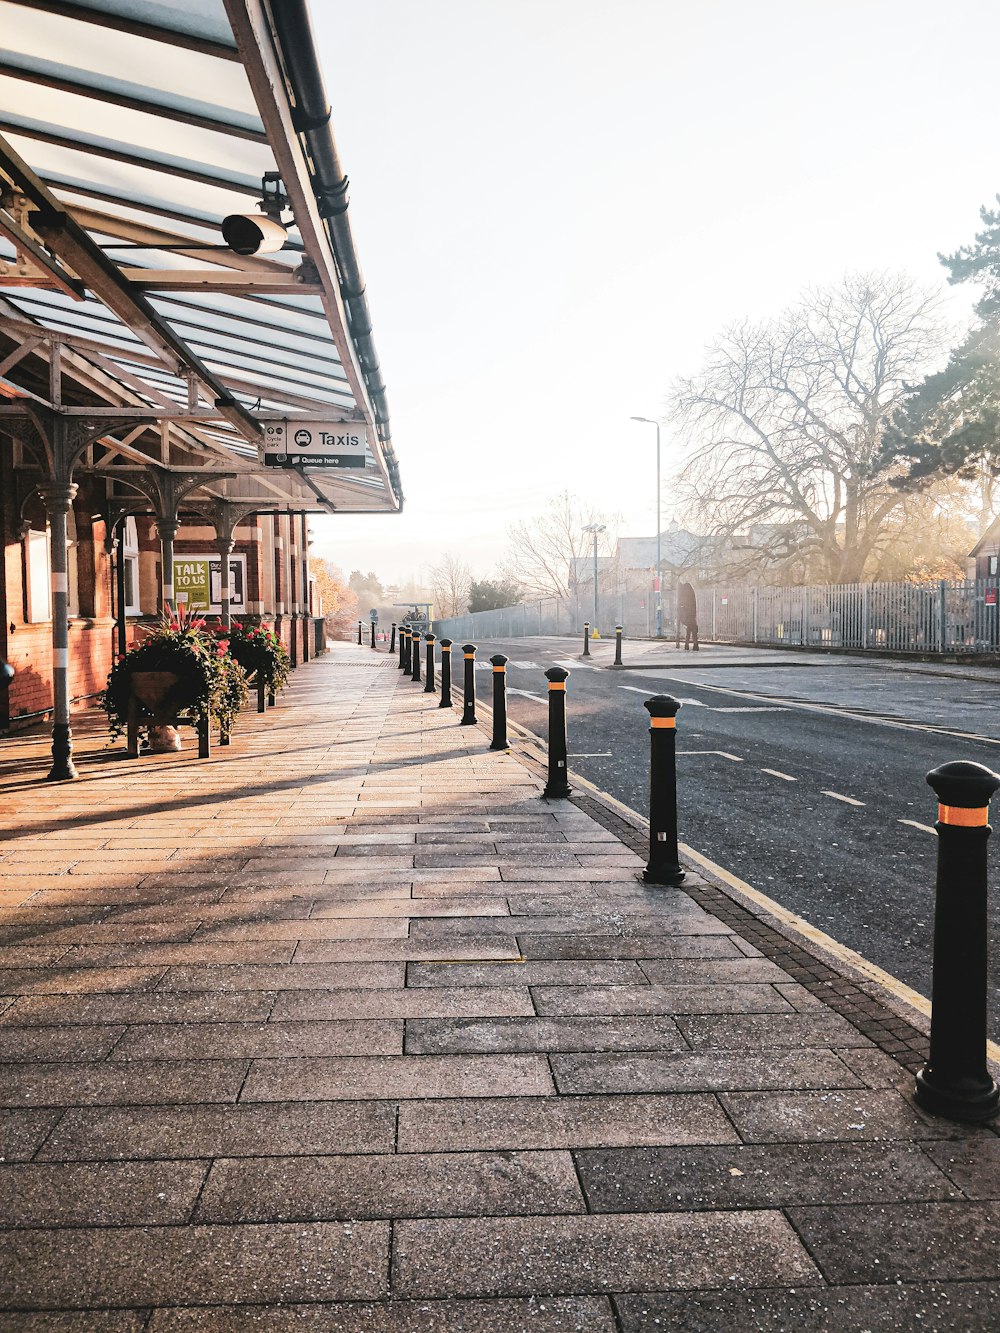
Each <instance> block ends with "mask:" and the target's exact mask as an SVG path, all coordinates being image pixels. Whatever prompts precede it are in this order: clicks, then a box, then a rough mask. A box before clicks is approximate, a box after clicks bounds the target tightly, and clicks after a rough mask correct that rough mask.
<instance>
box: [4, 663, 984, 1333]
mask: <svg viewBox="0 0 1000 1333" xmlns="http://www.w3.org/2000/svg"><path fill="white" fill-rule="evenodd" d="M286 700H287V701H286V702H283V703H282V704H281V705H280V706H279V707H278V708H276V709H275V710H274V711H273V712H269V713H268V714H267V715H266V716H263V717H258V716H256V715H253V714H251V715H248V716H247V717H246V718H245V719H243V720H242V721H241V726H240V728H239V730H238V731H237V733H236V735H235V737H234V741H233V744H232V746H231V747H230V748H229V749H228V750H220V749H217V750H216V751H215V755H214V757H213V759H212V760H211V761H209V762H198V761H197V759H196V758H195V751H194V749H193V746H191V747H189V748H188V749H187V750H186V751H185V752H183V753H181V754H177V755H162V756H156V757H152V758H146V759H141V760H138V761H127V760H124V759H122V758H120V757H119V755H120V753H121V749H122V747H121V745H119V747H118V749H117V751H115V750H109V749H106V748H104V741H103V737H102V734H101V732H100V729H99V726H98V724H97V723H96V722H94V721H92V720H88V722H87V723H86V724H85V725H84V726H82V727H81V728H80V729H79V732H80V736H81V737H82V744H81V751H82V754H81V757H80V758H81V762H80V768H81V772H82V774H83V777H82V779H81V781H79V782H77V783H75V784H64V785H59V786H48V785H46V784H44V783H38V782H37V781H36V780H35V778H36V777H37V776H38V775H40V774H42V773H44V771H45V767H46V765H45V762H44V756H45V743H44V741H43V740H42V739H38V738H34V739H24V738H21V739H17V738H15V739H12V740H9V741H7V742H0V819H2V824H3V829H4V839H5V840H4V842H3V844H2V848H0V903H2V906H0V919H2V921H3V938H2V943H0V969H2V970H0V977H2V987H0V990H2V993H3V994H4V995H5V996H8V997H9V998H6V999H0V1054H2V1059H3V1062H4V1068H3V1077H2V1080H0V1091H2V1105H3V1107H4V1108H6V1109H3V1110H2V1111H0V1155H2V1158H3V1165H2V1166H0V1210H2V1213H3V1217H2V1219H0V1225H2V1226H3V1228H4V1232H3V1235H2V1236H0V1333H14V1331H17V1333H25V1331H26V1330H32V1333H34V1331H35V1330H43V1329H45V1330H48V1329H52V1330H58V1331H59V1333H77V1331H82V1330H87V1333H90V1331H91V1330H109V1331H111V1333H137V1331H138V1330H140V1329H148V1330H152V1331H155V1333H166V1331H167V1330H170V1331H171V1333H179V1331H180V1330H184V1331H185V1333H194V1331H195V1330H212V1333H237V1331H239V1333H243V1331H244V1330H250V1329H266V1330H269V1331H270V1330H273V1331H274V1333H289V1331H291V1330H295V1331H296V1333H297V1331H298V1330H309V1331H310V1333H319V1331H320V1330H322V1331H323V1333H326V1331H327V1330H338V1331H339V1330H344V1331H346V1333H353V1330H358V1331H359V1333H404V1330H405V1331H406V1333H409V1331H411V1330H412V1331H413V1333H431V1331H432V1330H433V1331H434V1333H445V1330H447V1333H522V1331H523V1333H529V1330H530V1333H568V1331H569V1330H579V1331H580V1333H615V1331H617V1333H652V1331H653V1330H658V1331H659V1330H664V1331H666V1330H673V1331H676V1333H681V1331H683V1333H692V1331H697V1330H713V1331H714V1330H720V1331H721V1330H725V1331H726V1333H733V1331H734V1330H736V1331H738V1333H741V1331H742V1330H752V1329H766V1330H778V1329H788V1330H793V1329H794V1330H815V1331H816V1333H819V1331H820V1330H823V1331H824V1333H826V1331H827V1330H844V1331H845V1333H846V1331H847V1330H859V1329H870V1330H872V1331H873V1333H876V1331H877V1330H883V1329H896V1328H898V1329H912V1328H920V1329H924V1330H958V1329H962V1330H976V1329H988V1328H995V1327H996V1326H997V1322H998V1309H1000V1281H998V1279H1000V1244H998V1226H1000V1203H998V1199H1000V1138H998V1137H997V1135H996V1134H995V1133H994V1132H993V1131H992V1130H991V1129H968V1128H962V1127H959V1126H955V1125H951V1124H949V1123H948V1122H947V1121H943V1120H941V1121H939V1120H934V1119H931V1118H929V1117H927V1116H925V1115H923V1114H922V1113H920V1112H918V1111H917V1110H915V1109H914V1107H913V1105H912V1104H911V1102H910V1101H909V1099H908V1096H907V1092H908V1088H909V1085H910V1082H911V1079H910V1075H909V1074H908V1073H907V1070H906V1069H905V1068H904V1067H903V1066H902V1065H900V1064H898V1063H896V1061H895V1059H893V1058H892V1056H891V1055H889V1054H887V1051H890V1050H894V1051H898V1052H899V1054H900V1055H901V1057H902V1058H904V1059H907V1060H909V1061H910V1063H911V1064H912V1062H913V1060H914V1058H915V1050H914V1042H915V1038H914V1034H913V1030H912V1029H909V1028H908V1026H907V1025H906V1024H905V1023H900V1022H899V1021H898V1019H895V1018H894V1017H893V1015H892V1014H891V1013H890V1012H889V1011H887V1010H885V1009H884V1008H883V1007H882V1006H881V1004H880V1001H879V999H878V996H877V994H876V992H875V991H874V988H873V987H871V986H860V987H859V986H857V985H856V984H855V983H854V982H853V981H851V980H850V979H847V980H845V981H841V980H840V979H838V977H837V976H836V974H835V973H833V972H832V971H831V970H830V969H829V968H828V967H825V966H824V965H823V964H822V963H818V962H816V961H815V960H814V959H812V958H811V956H810V955H808V954H807V953H805V951H804V950H802V949H799V948H797V946H796V945H795V944H794V943H792V944H789V942H788V941H786V940H784V939H783V937H782V936H780V935H778V934H777V933H776V932H774V931H773V930H771V929H770V927H769V926H768V925H767V923H766V922H761V921H759V920H758V919H757V918H755V917H753V916H751V915H750V914H749V913H748V912H746V911H743V909H741V908H740V907H739V906H738V905H736V904H734V903H733V902H731V900H730V899H728V898H727V897H725V895H724V894H722V893H721V892H719V891H718V889H717V888H715V887H713V886H712V885H710V884H708V883H706V882H705V881H703V880H701V879H699V878H698V877H697V876H693V875H692V876H691V883H690V887H691V892H690V894H689V893H686V892H681V891H679V890H665V889H655V890H652V889H646V888H644V887H642V886H641V885H640V884H639V883H638V882H637V881H636V879H635V874H636V871H637V869H639V868H640V866H641V861H640V859H639V857H637V856H636V854H635V852H634V850H631V849H630V847H629V846H628V845H627V843H628V842H631V843H632V844H633V845H636V844H635V837H634V830H632V831H629V830H624V829H623V831H622V836H623V838H625V841H619V840H618V838H617V837H616V836H615V834H614V832H612V831H610V828H612V827H614V823H615V821H614V819H613V818H606V817H604V815H603V814H602V812H601V810H600V809H599V808H598V806H599V803H597V802H594V801H593V799H592V798H585V799H583V800H581V802H580V803H579V804H573V803H570V802H556V803H551V804H544V803H543V802H542V801H541V800H540V798H539V793H540V787H541V783H540V781H539V779H538V777H537V776H536V774H535V772H534V771H532V770H531V769H530V768H529V767H526V766H525V765H524V764H523V763H522V762H521V761H520V760H519V759H518V758H517V757H515V756H512V755H504V754H496V753H491V752H490V751H489V750H488V748H487V744H488V742H487V739H486V738H485V736H484V735H483V733H482V732H481V731H480V730H479V729H478V728H471V727H467V728H463V727H460V726H459V725H458V714H457V712H450V711H448V710H440V709H438V707H437V698H436V696H431V695H427V694H424V693H423V691H422V688H421V687H418V686H417V685H415V684H413V683H412V682H411V681H410V680H409V679H408V678H404V677H403V676H402V674H401V673H399V672H397V671H396V670H395V666H394V661H393V660H392V659H389V658H386V657H376V656H374V655H373V654H371V653H369V652H368V651H367V650H366V649H355V648H353V647H350V646H346V645H337V646H336V647H335V649H334V651H333V652H332V653H331V654H330V655H328V656H327V657H324V658H321V659H319V660H316V661H313V662H311V663H309V664H308V665H306V666H304V667H302V668H300V670H299V671H297V672H296V673H295V677H294V683H293V687H292V689H291V691H290V693H289V695H288V696H286ZM189 734H190V733H189ZM592 815H595V816H597V818H594V817H592ZM598 820H600V822H598ZM708 909H711V910H708ZM827 998H829V1000H830V1002H831V1003H830V1004H828V1003H826V999H827ZM831 1005H832V1006H833V1007H831ZM866 1034H867V1035H866ZM871 1036H874V1037H875V1038H876V1040H878V1042H879V1043H880V1046H881V1049H880V1048H879V1046H876V1045H875V1044H874V1043H873V1041H872V1040H871V1039H870V1037H871ZM57 1312H63V1313H57Z"/></svg>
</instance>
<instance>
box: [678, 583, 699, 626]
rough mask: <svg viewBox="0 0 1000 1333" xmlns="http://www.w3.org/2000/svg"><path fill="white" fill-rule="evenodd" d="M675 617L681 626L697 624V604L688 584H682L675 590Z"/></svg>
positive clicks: (692, 589)
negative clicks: (676, 616)
mask: <svg viewBox="0 0 1000 1333" xmlns="http://www.w3.org/2000/svg"><path fill="white" fill-rule="evenodd" d="M677 615H678V618H679V620H680V622H681V624H682V625H697V623H698V602H697V599H696V598H695V595H694V588H692V587H691V584H690V583H682V584H680V586H679V587H678V589H677Z"/></svg>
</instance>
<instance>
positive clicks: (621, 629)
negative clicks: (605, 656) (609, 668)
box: [614, 625, 624, 666]
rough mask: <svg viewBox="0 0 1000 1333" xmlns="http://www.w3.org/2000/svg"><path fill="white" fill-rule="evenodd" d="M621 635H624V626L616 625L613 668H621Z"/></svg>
mask: <svg viewBox="0 0 1000 1333" xmlns="http://www.w3.org/2000/svg"><path fill="white" fill-rule="evenodd" d="M623 633H624V626H623V625H616V626H615V662H614V664H615V666H621V664H622V634H623Z"/></svg>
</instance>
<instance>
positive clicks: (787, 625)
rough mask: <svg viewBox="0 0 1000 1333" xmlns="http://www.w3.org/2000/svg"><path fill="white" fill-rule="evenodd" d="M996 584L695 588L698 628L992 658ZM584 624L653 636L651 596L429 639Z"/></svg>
mask: <svg viewBox="0 0 1000 1333" xmlns="http://www.w3.org/2000/svg"><path fill="white" fill-rule="evenodd" d="M997 583H998V580H997V579H996V578H990V579H976V580H968V581H956V582H946V581H944V580H941V581H938V582H934V583H846V584H834V585H824V584H814V585H811V586H809V587H803V588H772V587H746V586H726V587H723V586H719V587H714V588H699V589H698V590H697V594H696V595H697V600H698V627H699V632H700V637H701V639H702V640H703V641H705V642H713V641H714V642H719V643H747V644H761V645H767V644H777V645H781V646H785V647H817V648H847V649H858V650H860V651H864V650H866V649H882V650H892V651H896V652H921V653H966V652H968V653H982V652H996V651H998V650H1000V629H998V615H1000V607H998V605H997V596H998V594H997ZM674 606H675V593H674V590H673V589H669V590H664V593H663V634H664V637H666V638H674V637H675V636H676V620H675V614H674ZM584 621H590V623H591V625H592V627H594V626H595V625H596V628H597V630H598V631H599V633H600V634H601V636H602V637H604V638H608V637H613V636H614V629H615V625H616V624H617V625H622V626H624V629H625V633H626V636H628V635H631V636H632V637H633V638H644V637H648V636H651V635H652V634H653V633H654V631H655V593H652V592H648V591H644V590H639V591H637V590H635V589H632V590H629V591H624V590H619V591H617V592H614V591H609V592H606V593H605V592H599V593H598V598H597V612H596V616H595V604H594V593H593V584H590V585H584V586H583V587H582V588H581V590H580V594H579V596H578V597H573V598H558V597H548V598H545V597H543V598H539V599H537V600H532V601H525V602H521V603H519V604H518V605H517V606H506V607H502V608H501V609H499V610H496V611H474V612H469V613H467V614H466V615H464V616H452V617H450V618H448V619H442V620H435V622H434V632H435V633H436V634H438V635H439V636H440V635H444V636H447V637H448V638H451V639H454V640H455V641H456V642H463V641H465V640H466V639H470V640H472V641H474V642H476V641H480V640H481V641H484V642H487V641H490V640H493V639H501V640H502V639H521V638H527V637H529V636H532V635H546V636H555V637H564V636H566V635H576V634H582V633H583V625H584Z"/></svg>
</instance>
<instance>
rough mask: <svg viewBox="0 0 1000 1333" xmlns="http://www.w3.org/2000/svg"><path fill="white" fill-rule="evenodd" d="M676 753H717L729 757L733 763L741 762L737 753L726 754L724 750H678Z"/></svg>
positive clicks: (723, 757) (724, 757)
mask: <svg viewBox="0 0 1000 1333" xmlns="http://www.w3.org/2000/svg"><path fill="white" fill-rule="evenodd" d="M677 753H678V754H717V755H719V756H720V758H722V759H731V760H732V761H733V763H734V764H742V763H743V760H742V759H741V758H740V756H739V755H738V754H727V753H726V751H725V750H678V751H677Z"/></svg>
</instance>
